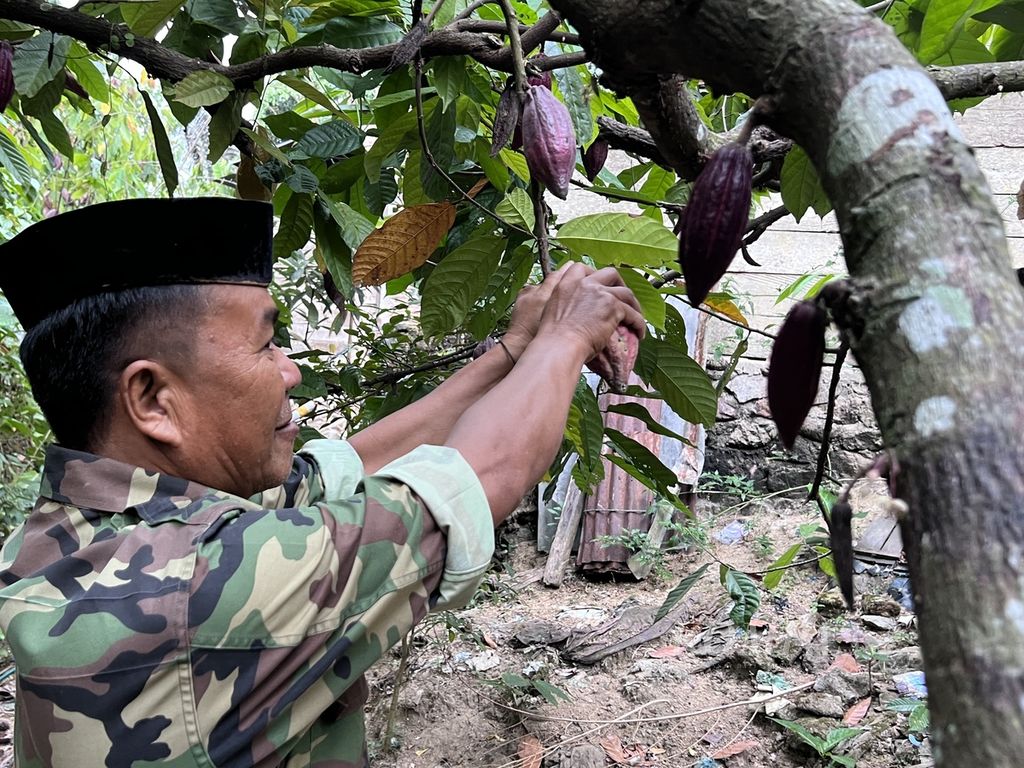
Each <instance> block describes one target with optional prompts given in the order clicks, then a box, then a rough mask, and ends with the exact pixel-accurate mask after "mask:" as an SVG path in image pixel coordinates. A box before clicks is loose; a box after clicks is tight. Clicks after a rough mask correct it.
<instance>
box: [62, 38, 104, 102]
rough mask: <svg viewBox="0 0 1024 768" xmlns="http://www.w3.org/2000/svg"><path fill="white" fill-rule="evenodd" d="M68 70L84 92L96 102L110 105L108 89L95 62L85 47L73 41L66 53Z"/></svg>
mask: <svg viewBox="0 0 1024 768" xmlns="http://www.w3.org/2000/svg"><path fill="white" fill-rule="evenodd" d="M68 69H69V70H71V73H72V74H73V75H74V76H75V79H76V80H78V82H79V83H80V84H81V85H82V87H83V88H84V89H85V92H86V93H88V94H89V95H90V96H92V97H93V98H94V99H96V100H97V101H101V102H103V103H104V104H109V103H110V89H109V88H108V87H107V79H106V78H105V77H104V76H103V73H102V72H101V71H100V69H99V67H97V66H96V62H95V61H93V60H92V58H91V57H90V56H89V52H88V51H87V50H86V48H85V46H84V45H82V44H81V43H79V42H78V41H75V42H73V43H72V44H71V48H70V49H69V51H68Z"/></svg>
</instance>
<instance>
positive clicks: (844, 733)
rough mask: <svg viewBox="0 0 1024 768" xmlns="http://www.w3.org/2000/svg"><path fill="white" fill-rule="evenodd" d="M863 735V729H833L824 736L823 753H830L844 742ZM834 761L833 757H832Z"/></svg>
mask: <svg viewBox="0 0 1024 768" xmlns="http://www.w3.org/2000/svg"><path fill="white" fill-rule="evenodd" d="M862 733H864V729H863V728H833V729H832V730H830V731H829V732H828V734H827V735H826V736H825V751H826V752H831V751H832V750H833V749H835V748H836V747H838V746H839V745H840V744H842V743H843V742H844V741H848V740H849V739H852V738H853V737H854V736H859V735H860V734H862ZM832 757H833V759H835V756H834V755H833V756H832Z"/></svg>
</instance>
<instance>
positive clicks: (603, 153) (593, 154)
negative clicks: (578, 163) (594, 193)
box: [583, 136, 608, 181]
mask: <svg viewBox="0 0 1024 768" xmlns="http://www.w3.org/2000/svg"><path fill="white" fill-rule="evenodd" d="M607 159H608V140H607V139H602V138H601V137H600V136H598V137H597V138H596V139H594V141H593V143H592V144H591V145H590V146H589V147H587V151H586V152H584V153H583V170H584V171H585V172H586V174H587V179H588V180H589V181H593V180H594V179H596V178H597V174H599V173H600V172H601V169H602V168H604V163H605V161H606V160H607Z"/></svg>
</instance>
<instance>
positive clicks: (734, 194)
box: [679, 144, 753, 306]
mask: <svg viewBox="0 0 1024 768" xmlns="http://www.w3.org/2000/svg"><path fill="white" fill-rule="evenodd" d="M752 177H753V156H752V155H751V153H750V150H749V149H748V148H747V147H745V146H743V145H742V144H726V145H725V146H724V147H722V148H721V149H719V150H718V151H717V152H715V153H714V154H713V155H712V156H711V158H710V159H709V160H708V162H707V165H705V166H704V170H702V171H701V173H700V175H699V176H698V177H697V181H696V182H695V183H694V185H693V191H692V192H691V193H690V202H689V203H688V204H687V206H686V226H685V227H684V229H683V234H682V237H681V238H680V240H679V266H680V269H681V270H682V273H683V277H684V278H685V279H686V295H687V297H689V299H690V302H691V303H692V304H693V305H694V306H697V305H698V304H700V303H701V302H702V301H704V299H705V298H707V295H708V294H709V293H710V292H711V289H712V288H713V287H714V285H715V283H717V282H718V281H719V279H720V278H721V277H722V275H724V274H725V271H726V270H727V269H728V268H729V264H730V263H731V262H732V260H733V257H734V256H735V255H736V251H737V250H739V247H740V242H741V240H742V239H743V233H744V232H745V231H746V229H747V220H748V217H749V215H750V182H751V179H752Z"/></svg>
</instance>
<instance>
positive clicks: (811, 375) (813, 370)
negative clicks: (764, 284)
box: [768, 301, 828, 448]
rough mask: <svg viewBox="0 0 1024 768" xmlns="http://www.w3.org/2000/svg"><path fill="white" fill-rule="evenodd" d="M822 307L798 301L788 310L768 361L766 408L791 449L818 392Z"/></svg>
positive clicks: (822, 353) (822, 347)
mask: <svg viewBox="0 0 1024 768" xmlns="http://www.w3.org/2000/svg"><path fill="white" fill-rule="evenodd" d="M827 325H828V323H827V318H826V315H825V310H824V309H822V308H821V307H819V306H818V305H817V304H816V303H815V302H813V301H801V302H800V303H798V304H796V305H794V306H793V308H792V309H791V310H789V314H788V315H786V320H785V322H783V323H782V328H780V329H779V335H778V336H777V337H776V338H775V344H774V345H772V355H771V360H770V361H769V363H768V409H769V410H770V411H771V412H772V419H773V420H774V421H775V426H776V427H778V429H779V437H780V438H781V439H782V444H783V445H785V446H786V447H787V448H792V447H793V443H795V442H796V437H797V435H798V434H799V432H800V427H801V426H802V425H803V423H804V419H806V418H807V414H808V413H810V410H811V406H813V405H814V399H815V397H816V396H817V394H818V380H819V379H820V378H821V364H822V360H823V359H824V357H825V329H826V328H827Z"/></svg>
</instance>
